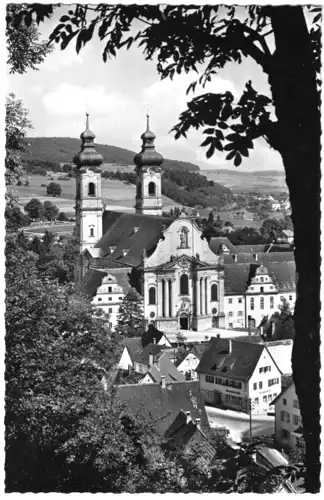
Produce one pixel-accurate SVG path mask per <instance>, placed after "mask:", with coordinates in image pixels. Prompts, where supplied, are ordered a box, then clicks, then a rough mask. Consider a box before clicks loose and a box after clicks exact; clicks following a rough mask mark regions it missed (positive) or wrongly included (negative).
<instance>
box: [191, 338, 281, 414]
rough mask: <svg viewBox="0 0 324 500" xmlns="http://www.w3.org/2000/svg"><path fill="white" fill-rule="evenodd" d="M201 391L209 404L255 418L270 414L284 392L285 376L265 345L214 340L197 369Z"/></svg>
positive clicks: (211, 341)
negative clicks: (255, 416)
mask: <svg viewBox="0 0 324 500" xmlns="http://www.w3.org/2000/svg"><path fill="white" fill-rule="evenodd" d="M197 373H198V376H199V383H200V389H201V391H202V393H203V396H204V398H205V401H206V402H207V403H209V404H212V405H216V406H221V407H223V408H229V409H233V410H237V411H246V412H247V410H248V400H249V398H250V399H251V402H252V405H253V410H252V412H253V413H255V414H258V413H260V414H262V413H267V412H269V411H270V410H271V407H270V408H269V404H270V403H271V401H273V399H274V398H275V397H276V396H277V395H278V394H279V393H280V391H281V372H280V370H279V368H278V366H277V364H276V363H275V360H274V359H273V358H272V356H271V355H270V353H269V351H268V349H267V347H266V346H264V345H262V344H256V343H250V342H244V341H240V340H234V339H233V340H230V339H221V338H213V339H211V340H210V342H209V345H208V348H207V349H206V351H205V352H204V353H203V355H202V357H201V360H200V363H199V365H198V367H197Z"/></svg>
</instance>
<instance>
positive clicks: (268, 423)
mask: <svg viewBox="0 0 324 500" xmlns="http://www.w3.org/2000/svg"><path fill="white" fill-rule="evenodd" d="M206 412H207V416H208V419H209V423H210V426H211V427H227V429H228V430H229V431H230V436H229V438H230V441H232V442H233V443H239V442H242V441H243V442H246V441H248V440H249V438H250V422H249V416H248V415H247V414H246V413H241V412H237V411H232V410H222V409H219V408H212V407H210V406H206ZM274 432H275V418H274V416H268V415H255V416H253V415H252V435H253V436H260V435H262V434H274Z"/></svg>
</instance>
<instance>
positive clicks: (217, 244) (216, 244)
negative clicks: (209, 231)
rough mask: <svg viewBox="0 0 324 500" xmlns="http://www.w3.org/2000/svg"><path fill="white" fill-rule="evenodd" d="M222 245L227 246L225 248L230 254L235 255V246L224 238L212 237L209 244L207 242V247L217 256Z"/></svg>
mask: <svg viewBox="0 0 324 500" xmlns="http://www.w3.org/2000/svg"><path fill="white" fill-rule="evenodd" d="M222 245H225V246H227V248H228V249H229V251H230V252H231V253H237V249H236V246H235V245H233V243H232V242H231V241H230V240H229V239H228V238H226V237H218V236H217V237H216V236H215V237H214V238H210V242H209V247H210V249H211V250H212V251H213V252H214V253H215V254H217V255H218V254H219V253H220V249H221V246H222Z"/></svg>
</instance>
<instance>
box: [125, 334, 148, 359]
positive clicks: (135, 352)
mask: <svg viewBox="0 0 324 500" xmlns="http://www.w3.org/2000/svg"><path fill="white" fill-rule="evenodd" d="M122 344H123V345H124V346H125V347H127V350H128V352H129V355H130V358H131V360H132V361H134V360H135V359H136V358H138V357H139V356H141V354H142V352H143V348H142V340H141V338H139V337H134V338H130V339H125V340H123V341H122Z"/></svg>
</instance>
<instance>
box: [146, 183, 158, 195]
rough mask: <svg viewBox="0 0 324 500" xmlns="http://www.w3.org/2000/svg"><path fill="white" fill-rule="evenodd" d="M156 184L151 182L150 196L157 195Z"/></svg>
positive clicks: (149, 186) (149, 187)
mask: <svg viewBox="0 0 324 500" xmlns="http://www.w3.org/2000/svg"><path fill="white" fill-rule="evenodd" d="M155 191H156V186H155V183H154V182H150V183H149V185H148V194H149V196H155Z"/></svg>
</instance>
